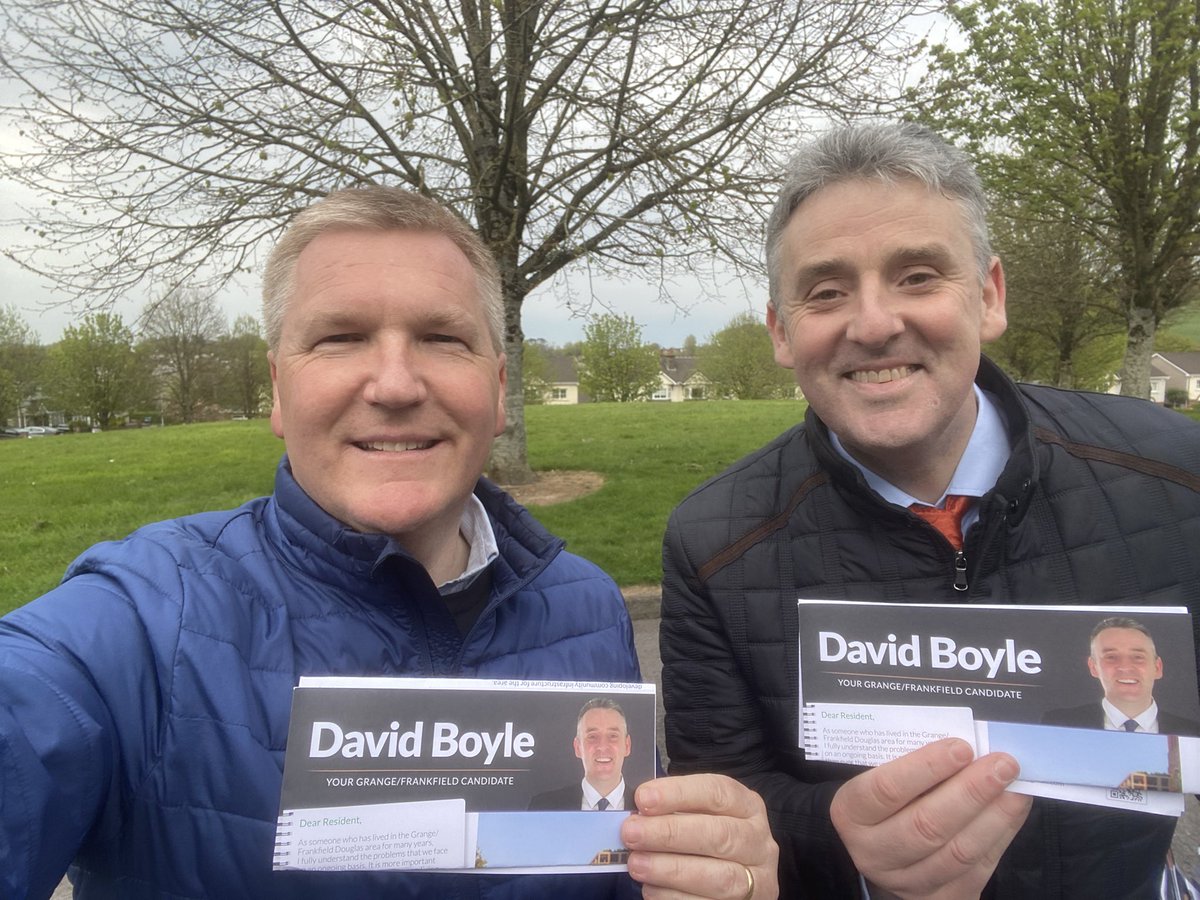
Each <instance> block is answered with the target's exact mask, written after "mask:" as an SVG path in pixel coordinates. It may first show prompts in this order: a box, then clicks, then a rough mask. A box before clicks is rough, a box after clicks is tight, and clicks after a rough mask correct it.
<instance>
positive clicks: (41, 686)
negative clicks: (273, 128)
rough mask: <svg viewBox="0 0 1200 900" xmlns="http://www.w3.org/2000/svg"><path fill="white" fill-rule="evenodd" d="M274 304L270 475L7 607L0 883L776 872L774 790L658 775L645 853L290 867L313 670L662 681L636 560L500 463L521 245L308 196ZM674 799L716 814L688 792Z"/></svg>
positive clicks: (370, 200) (640, 845)
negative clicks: (494, 477) (457, 869)
mask: <svg viewBox="0 0 1200 900" xmlns="http://www.w3.org/2000/svg"><path fill="white" fill-rule="evenodd" d="M264 300H265V303H264V314H265V318H266V323H267V333H268V335H269V346H270V352H269V358H270V368H271V378H272V383H273V387H274V398H273V407H272V411H271V425H272V428H273V430H274V432H275V434H276V435H278V436H279V437H280V438H282V439H283V441H284V445H285V447H286V451H287V452H286V455H285V456H284V458H283V460H282V462H281V463H280V465H279V467H278V469H277V471H276V477H275V490H274V493H273V494H272V495H271V496H269V497H262V498H259V499H257V500H252V501H250V502H249V503H247V504H245V505H244V506H242V507H241V508H239V509H236V510H230V511H225V512H213V513H204V514H200V515H194V516H188V517H185V518H182V519H177V520H175V521H171V522H161V523H158V524H155V525H149V526H146V527H145V528H142V529H140V530H139V531H137V532H135V533H134V534H133V535H130V536H129V537H128V538H126V539H125V540H124V541H121V542H117V543H104V544H99V545H97V546H95V547H93V548H92V549H91V550H89V551H87V552H86V553H84V554H83V555H82V556H81V557H80V558H79V559H77V560H76V561H75V562H74V563H73V564H72V566H71V568H70V569H69V571H68V572H67V575H66V578H65V579H64V581H63V583H62V584H61V585H60V586H59V587H58V588H56V589H55V590H53V591H51V592H50V593H49V594H46V595H45V596H43V597H41V598H39V599H37V600H35V601H33V602H31V603H29V604H28V605H26V606H25V607H23V608H21V609H18V610H16V611H15V612H13V613H12V614H10V615H8V616H6V617H5V618H4V619H0V896H3V897H5V898H26V897H46V896H48V895H49V894H50V892H51V891H52V890H53V889H54V886H55V885H56V884H57V883H58V881H59V879H60V878H61V877H62V875H63V873H64V871H66V870H68V867H69V870H70V872H69V874H70V877H71V880H72V881H73V883H74V886H75V895H76V896H77V897H80V898H89V897H106V898H109V897H121V898H123V900H131V898H147V900H148V898H162V897H189V898H208V897H221V898H224V897H248V898H249V897H252V898H255V900H271V898H279V900H284V898H287V900H296V898H322V900H326V898H334V900H337V898H360V897H373V896H378V897H384V896H404V897H420V898H430V900H433V898H439V900H440V898H443V897H461V898H496V900H518V898H540V897H544V898H557V897H562V896H571V897H576V898H593V897H594V898H615V897H624V896H636V895H638V894H639V885H638V884H637V883H635V881H636V882H640V883H642V884H644V885H646V893H647V895H648V896H654V894H655V892H656V891H659V890H671V889H678V890H687V891H691V892H693V893H696V894H700V895H703V896H711V897H722V898H735V897H739V896H741V895H742V894H744V893H745V890H746V886H747V884H752V883H753V882H754V881H755V880H757V882H758V884H759V885H760V888H761V890H760V896H765V897H767V898H770V897H772V896H774V895H775V858H776V857H775V848H774V844H773V842H771V840H770V833H769V830H768V827H767V823H766V816H765V812H764V810H763V804H762V801H761V800H759V798H758V797H757V796H755V795H754V794H753V793H752V792H751V791H749V790H748V789H746V788H745V787H743V786H742V785H740V784H738V783H737V782H735V781H733V780H731V779H728V778H725V777H723V776H718V775H703V776H698V777H696V778H690V779H680V778H669V779H662V780H660V781H657V782H650V783H648V784H646V785H642V786H641V788H640V789H639V791H638V793H637V795H636V798H637V803H638V809H637V813H636V814H634V815H631V816H630V817H629V818H628V819H627V820H626V821H625V822H624V823H623V829H624V832H623V838H624V840H625V845H626V847H627V848H628V849H630V850H631V851H633V852H632V853H631V855H630V858H629V873H630V875H632V876H633V879H630V878H629V877H628V876H626V875H624V874H611V873H608V874H596V875H590V874H589V875H571V876H562V875H539V876H529V875H524V876H515V875H508V876H505V875H495V876H481V875H475V874H433V873H412V872H380V871H359V872H303V871H279V872H276V871H273V870H272V869H273V866H272V861H273V851H274V835H275V826H276V816H277V814H278V811H279V796H280V784H281V776H282V768H283V756H284V745H285V742H286V738H287V734H288V719H289V710H290V705H291V694H292V689H293V688H294V687H295V685H296V684H297V682H298V680H299V678H300V677H301V676H302V675H307V674H314V675H358V676H363V675H388V676H461V677H483V678H521V679H550V680H562V679H575V680H584V681H603V682H621V681H637V680H640V673H639V670H638V663H637V658H636V654H635V651H634V647H633V639H632V628H631V624H630V621H629V617H628V614H627V612H626V609H625V604H624V601H623V599H622V597H621V594H620V592H619V591H618V590H617V588H616V586H615V585H614V584H613V582H612V581H611V580H610V579H609V578H608V577H607V576H606V575H604V573H603V572H601V571H600V570H599V569H598V568H596V567H595V566H594V565H592V564H590V563H588V562H586V561H585V560H583V559H580V558H579V557H576V556H573V555H572V554H569V553H566V552H565V551H564V550H563V543H562V541H561V540H558V539H556V538H554V537H553V536H552V535H550V534H548V533H547V532H546V531H545V530H544V529H543V528H542V527H541V526H540V525H539V524H538V523H537V522H536V521H535V520H534V519H533V518H532V517H531V516H530V515H529V514H528V513H527V512H526V511H525V510H524V509H522V508H521V507H520V506H518V505H517V504H516V503H515V502H514V501H513V500H512V498H510V497H509V496H508V495H507V494H505V493H504V492H503V491H502V490H500V489H499V488H498V487H496V486H495V485H493V484H491V483H490V482H489V481H487V480H486V479H485V478H482V477H481V475H480V473H481V472H482V471H483V468H484V465H485V462H486V459H487V455H488V450H489V448H490V446H491V442H492V439H493V437H494V436H495V435H496V434H498V433H499V432H500V431H501V429H503V427H504V421H505V410H504V386H505V378H506V375H505V359H504V353H503V350H502V346H503V344H502V340H501V323H502V321H503V316H502V312H503V310H502V307H501V300H500V284H499V277H498V275H497V272H496V267H495V265H494V263H493V262H492V260H491V258H490V256H489V254H488V252H487V250H486V248H485V247H484V246H483V245H482V243H481V242H480V240H479V238H478V237H477V236H476V235H475V234H474V232H473V231H472V230H471V229H470V228H468V227H467V226H466V225H465V224H463V223H462V222H461V221H460V220H459V219H458V218H457V217H456V216H454V215H453V214H452V213H450V212H449V211H447V210H445V209H442V208H441V207H440V206H438V205H437V204H436V203H434V202H433V201H431V200H429V199H427V198H424V197H421V196H419V195H417V194H413V193H409V192H406V191H402V190H398V189H392V188H384V187H373V188H363V189H355V190H345V191H339V192H336V193H334V194H332V195H331V196H330V197H328V198H327V199H325V200H323V201H321V202H318V203H317V204H315V205H313V206H311V207H310V208H308V209H307V210H305V211H303V212H301V213H300V214H299V215H298V216H297V217H296V218H295V220H294V222H293V223H292V225H291V227H290V228H289V229H288V231H287V232H286V234H285V235H284V237H283V238H282V239H281V240H280V242H279V244H278V246H277V247H276V249H275V251H274V252H273V253H272V255H271V258H270V261H269V262H268V265H267V272H266V277H265V287H264ZM676 812H687V813H689V814H695V813H699V815H686V816H676V815H673V814H674V813H676Z"/></svg>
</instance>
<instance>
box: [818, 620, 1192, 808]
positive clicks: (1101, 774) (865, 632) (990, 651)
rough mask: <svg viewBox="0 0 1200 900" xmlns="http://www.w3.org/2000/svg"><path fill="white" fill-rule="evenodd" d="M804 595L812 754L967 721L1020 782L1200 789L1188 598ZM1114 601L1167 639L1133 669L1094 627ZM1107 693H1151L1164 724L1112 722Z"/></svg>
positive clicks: (864, 761) (896, 740) (911, 740)
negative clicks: (950, 599)
mask: <svg viewBox="0 0 1200 900" xmlns="http://www.w3.org/2000/svg"><path fill="white" fill-rule="evenodd" d="M798 611H799V668H800V671H799V680H800V709H799V716H800V736H799V737H800V747H801V748H802V749H803V750H804V751H805V755H806V756H807V757H808V758H810V759H820V760H825V761H828V762H839V763H849V764H852V765H862V766H872V765H878V764H880V763H882V762H887V761H888V760H891V759H895V758H896V757H898V756H901V755H903V754H905V753H907V752H909V751H911V750H915V749H916V748H918V747H921V746H924V745H925V744H928V743H931V742H933V741H935V740H939V739H941V738H944V737H951V736H953V737H959V738H962V739H963V740H966V741H968V742H969V743H971V744H972V745H973V746H974V747H975V751H976V753H977V754H979V755H982V754H985V753H989V752H992V751H996V750H1002V751H1004V752H1006V753H1010V754H1011V755H1012V756H1014V757H1015V758H1016V759H1017V761H1018V763H1020V766H1021V777H1020V779H1019V780H1018V781H1017V782H1015V783H1014V785H1013V787H1012V789H1013V790H1015V791H1018V792H1020V793H1026V794H1031V795H1034V796H1039V797H1052V798H1056V799H1062V800H1074V801H1078V802H1084V803H1095V804H1098V805H1103V806H1112V807H1116V808H1123V809H1137V810H1142V811H1145V812H1154V813H1158V814H1161V815H1180V814H1181V813H1182V812H1183V794H1184V793H1185V792H1188V793H1195V792H1196V791H1197V790H1200V695H1198V694H1197V684H1196V656H1195V650H1194V647H1193V639H1192V624H1191V617H1190V616H1189V614H1188V612H1187V610H1186V609H1184V608H1182V607H1148V606H1122V607H1115V606H1020V605H1003V606H1000V605H996V606H989V605H976V604H962V605H957V604H907V603H906V604H890V603H869V602H847V601H817V600H800V601H799V602H798ZM1113 617H1124V622H1125V624H1123V625H1121V626H1118V627H1119V628H1120V629H1121V631H1120V632H1118V634H1133V635H1134V636H1135V642H1136V636H1137V635H1138V634H1140V633H1139V632H1138V631H1137V628H1133V627H1131V626H1128V622H1129V620H1133V622H1134V623H1135V624H1136V625H1137V626H1138V627H1140V628H1142V629H1144V631H1145V632H1146V633H1147V636H1148V637H1149V639H1150V640H1151V641H1152V646H1153V649H1154V651H1156V654H1157V658H1154V657H1153V656H1151V657H1150V658H1148V659H1147V660H1146V661H1145V663H1144V665H1143V666H1142V669H1141V670H1140V671H1132V672H1128V671H1125V670H1121V672H1120V675H1121V677H1120V679H1114V678H1113V677H1112V676H1110V675H1107V674H1106V673H1105V671H1104V670H1103V667H1102V666H1100V665H1099V663H1098V662H1097V661H1096V660H1093V659H1092V652H1091V650H1092V633H1093V629H1095V628H1096V627H1097V626H1098V625H1101V624H1102V623H1105V622H1106V621H1107V620H1109V619H1112V618H1113ZM1105 634H1109V632H1105ZM1103 679H1107V680H1108V681H1110V682H1113V683H1112V684H1111V685H1110V686H1109V687H1107V688H1106V685H1105V680H1103ZM1106 694H1110V695H1111V697H1110V702H1111V701H1112V699H1115V700H1117V701H1119V702H1121V703H1122V705H1123V706H1129V705H1130V704H1131V702H1133V701H1134V700H1135V698H1136V697H1140V696H1144V697H1145V701H1144V703H1145V705H1147V706H1148V705H1149V702H1150V700H1153V702H1154V704H1156V708H1157V717H1156V719H1155V722H1156V726H1155V727H1156V728H1157V733H1144V732H1133V733H1129V732H1126V731H1115V730H1108V729H1106V728H1105V718H1106V708H1105V706H1104V703H1103V701H1104V700H1105V698H1106ZM1131 695H1132V696H1131ZM1135 715H1137V713H1135ZM1110 718H1111V716H1110Z"/></svg>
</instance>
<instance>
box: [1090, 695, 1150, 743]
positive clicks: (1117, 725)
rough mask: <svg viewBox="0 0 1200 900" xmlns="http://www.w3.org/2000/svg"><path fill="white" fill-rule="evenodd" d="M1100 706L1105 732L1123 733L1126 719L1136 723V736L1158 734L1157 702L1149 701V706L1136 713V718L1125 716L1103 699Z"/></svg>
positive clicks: (1106, 699)
mask: <svg viewBox="0 0 1200 900" xmlns="http://www.w3.org/2000/svg"><path fill="white" fill-rule="evenodd" d="M1100 705H1101V706H1103V707H1104V728H1105V730H1107V731H1124V730H1125V722H1126V720H1127V719H1133V721H1135V722H1137V723H1138V727H1137V730H1136V733H1137V734H1141V733H1143V732H1145V733H1146V734H1158V701H1157V700H1151V701H1150V705H1149V706H1147V707H1146V708H1145V709H1144V710H1142V711H1141V712H1140V713H1138V714H1137V715H1136V716H1127V715H1125V713H1123V712H1121V711H1120V710H1119V709H1117V708H1116V707H1115V706H1113V705H1112V704H1111V703H1109V702H1108V698H1107V697H1105V698H1104V699H1103V700H1101V701H1100Z"/></svg>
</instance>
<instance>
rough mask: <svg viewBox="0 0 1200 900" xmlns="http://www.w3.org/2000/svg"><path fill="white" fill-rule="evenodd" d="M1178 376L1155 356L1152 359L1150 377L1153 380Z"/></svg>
mask: <svg viewBox="0 0 1200 900" xmlns="http://www.w3.org/2000/svg"><path fill="white" fill-rule="evenodd" d="M1174 374H1176V373H1175V371H1174V370H1173V369H1171V368H1169V367H1168V366H1167V365H1166V364H1165V363H1162V362H1160V361H1159V360H1157V359H1155V358H1154V357H1153V356H1152V357H1150V377H1151V378H1170V377H1171V376H1172V375H1174Z"/></svg>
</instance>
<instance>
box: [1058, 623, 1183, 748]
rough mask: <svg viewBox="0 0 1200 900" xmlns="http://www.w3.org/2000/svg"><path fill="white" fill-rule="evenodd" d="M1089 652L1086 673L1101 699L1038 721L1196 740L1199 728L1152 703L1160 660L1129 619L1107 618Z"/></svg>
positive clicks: (1145, 633)
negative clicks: (1101, 692) (1095, 683)
mask: <svg viewBox="0 0 1200 900" xmlns="http://www.w3.org/2000/svg"><path fill="white" fill-rule="evenodd" d="M1089 649H1090V651H1091V652H1090V653H1089V654H1088V658H1087V666H1088V671H1089V672H1091V674H1092V677H1093V678H1095V679H1096V680H1097V681H1099V682H1100V686H1101V687H1102V688H1103V689H1104V696H1103V697H1102V698H1101V699H1100V702H1098V703H1086V704H1084V705H1083V706H1076V707H1072V708H1070V709H1052V710H1049V711H1048V712H1047V713H1046V714H1045V715H1044V716H1042V722H1044V723H1045V724H1047V725H1067V726H1070V727H1072V728H1103V729H1105V730H1107V731H1129V732H1133V733H1142V734H1178V735H1186V736H1189V737H1200V723H1198V722H1195V721H1193V720H1192V719H1188V718H1186V717H1184V716H1178V715H1175V714H1174V713H1170V712H1167V711H1166V710H1164V709H1162V708H1160V707H1159V705H1158V703H1157V701H1155V699H1154V683H1155V682H1156V681H1158V680H1159V679H1160V678H1162V677H1163V661H1162V657H1161V656H1159V655H1158V650H1157V649H1156V648H1155V646H1154V638H1153V637H1152V636H1151V634H1150V631H1149V629H1147V628H1146V626H1145V625H1143V624H1142V623H1141V622H1139V621H1138V620H1137V619H1133V618H1130V617H1129V616H1109V617H1108V618H1106V619H1102V620H1101V621H1100V622H1099V623H1098V624H1097V625H1096V627H1095V628H1093V629H1092V634H1091V640H1090V641H1089Z"/></svg>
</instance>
